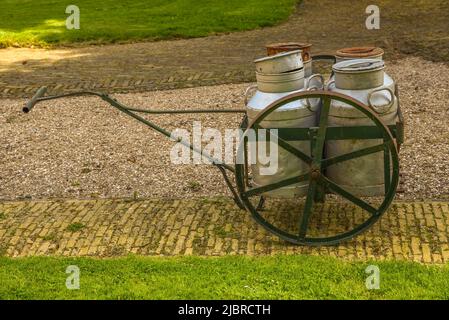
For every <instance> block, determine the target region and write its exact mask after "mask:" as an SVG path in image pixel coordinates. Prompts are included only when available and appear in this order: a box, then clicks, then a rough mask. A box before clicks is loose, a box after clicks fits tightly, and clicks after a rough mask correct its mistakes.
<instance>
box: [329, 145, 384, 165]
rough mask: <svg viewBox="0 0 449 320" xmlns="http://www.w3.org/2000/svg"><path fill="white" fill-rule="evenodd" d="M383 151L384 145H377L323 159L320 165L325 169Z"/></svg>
mask: <svg viewBox="0 0 449 320" xmlns="http://www.w3.org/2000/svg"><path fill="white" fill-rule="evenodd" d="M384 149H385V144H384V143H382V144H378V145H375V146H372V147H368V148H363V149H360V150H357V151H353V152H350V153H346V154H342V155H340V156H336V157H332V158H328V159H324V160H323V161H321V165H322V167H324V168H326V167H329V166H331V165H334V164H336V163H339V162H343V161H348V160H351V159H355V158H360V157H363V156H366V155H369V154H372V153H376V152H380V151H383V150H384Z"/></svg>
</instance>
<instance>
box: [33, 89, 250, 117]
mask: <svg viewBox="0 0 449 320" xmlns="http://www.w3.org/2000/svg"><path fill="white" fill-rule="evenodd" d="M82 95H95V96H99V97H101V96H102V95H103V94H102V93H99V92H94V91H79V92H72V93H65V94H61V95H55V96H47V97H42V98H39V99H37V101H47V100H55V99H59V98H68V97H77V96H82ZM126 109H127V110H129V111H132V112H138V113H148V114H189V113H246V110H245V109H192V110H188V109H187V110H186V109H183V110H173V109H171V110H148V109H140V108H132V107H126Z"/></svg>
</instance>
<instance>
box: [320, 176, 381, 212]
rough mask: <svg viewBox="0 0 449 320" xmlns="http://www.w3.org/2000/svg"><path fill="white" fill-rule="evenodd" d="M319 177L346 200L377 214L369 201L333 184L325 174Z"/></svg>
mask: <svg viewBox="0 0 449 320" xmlns="http://www.w3.org/2000/svg"><path fill="white" fill-rule="evenodd" d="M320 179H321V180H322V181H323V183H325V184H326V185H327V186H328V188H329V189H331V190H333V191H334V192H335V193H337V194H339V195H341V196H342V197H344V198H346V199H347V200H349V201H351V202H352V203H354V204H355V205H357V206H359V207H361V208H362V209H364V210H366V211H368V212H369V213H371V214H372V215H375V214H377V212H378V210H377V209H376V208H374V207H373V206H371V205H370V204H369V203H366V202H365V201H363V200H362V199H359V198H357V197H356V196H354V195H353V194H352V193H350V192H348V191H346V190H345V189H343V188H342V187H340V186H339V185H337V184H335V183H334V182H332V181H331V180H329V179H328V178H326V177H325V176H321V177H320Z"/></svg>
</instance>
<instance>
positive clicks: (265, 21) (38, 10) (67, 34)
mask: <svg viewBox="0 0 449 320" xmlns="http://www.w3.org/2000/svg"><path fill="white" fill-rule="evenodd" d="M297 2H298V0H245V1H241V0H121V1H117V0H77V1H76V2H73V3H76V5H77V6H78V7H79V8H80V29H79V30H67V29H66V26H65V20H66V18H67V17H68V14H66V13H65V10H66V7H67V5H68V4H71V2H67V1H65V0H46V1H36V0H1V1H0V47H2V46H3V47H8V46H32V45H34V46H49V45H53V44H70V43H76V42H91V43H109V42H117V41H138V40H143V39H149V40H160V39H170V38H189V37H201V36H207V35H211V34H215V33H223V32H233V31H242V30H250V29H255V28H259V27H267V26H273V25H275V24H277V23H279V22H281V21H284V20H286V19H287V18H288V16H289V15H290V14H291V13H292V12H293V11H294V9H295V6H296V3H297Z"/></svg>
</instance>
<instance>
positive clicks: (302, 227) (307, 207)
mask: <svg viewBox="0 0 449 320" xmlns="http://www.w3.org/2000/svg"><path fill="white" fill-rule="evenodd" d="M316 186H317V182H316V180H312V181H310V184H309V190H308V191H307V198H306V202H305V204H304V210H303V213H302V219H301V221H300V224H299V238H300V239H304V238H305V236H306V233H307V227H308V226H309V218H310V213H311V211H312V205H313V198H314V197H315V192H316Z"/></svg>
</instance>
